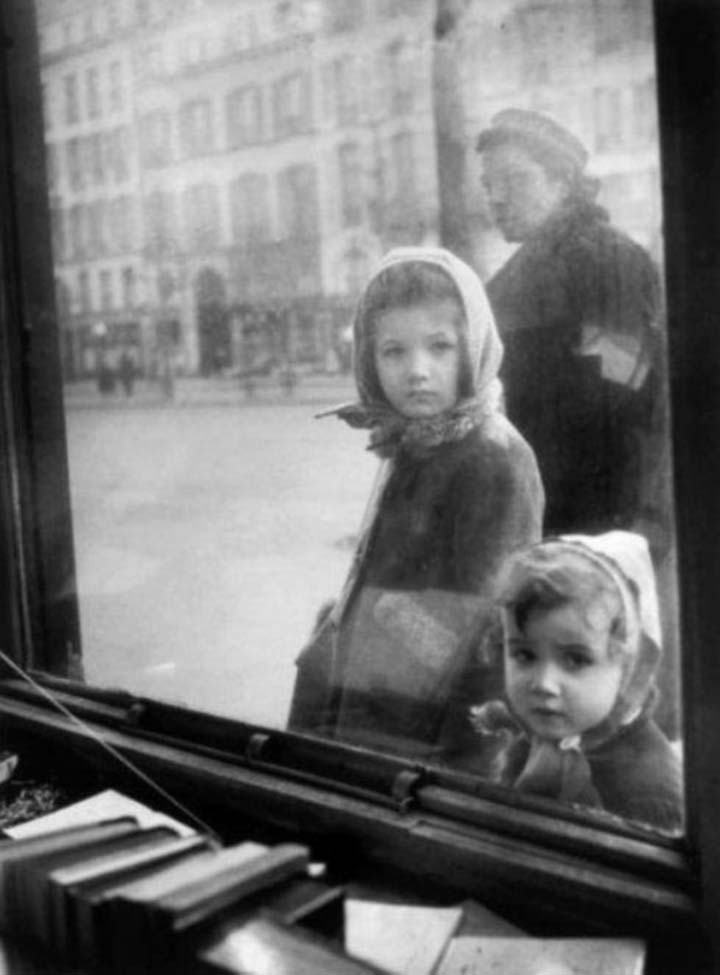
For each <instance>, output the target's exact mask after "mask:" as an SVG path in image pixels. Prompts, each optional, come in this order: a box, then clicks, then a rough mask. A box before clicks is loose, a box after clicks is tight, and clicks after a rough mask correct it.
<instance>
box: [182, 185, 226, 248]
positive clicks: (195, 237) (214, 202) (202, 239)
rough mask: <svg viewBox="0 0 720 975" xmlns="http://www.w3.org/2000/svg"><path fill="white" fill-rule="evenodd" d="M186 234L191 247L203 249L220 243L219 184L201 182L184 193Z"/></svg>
mask: <svg viewBox="0 0 720 975" xmlns="http://www.w3.org/2000/svg"><path fill="white" fill-rule="evenodd" d="M183 217H184V224H185V235H186V239H187V242H188V244H189V246H190V247H192V248H194V249H197V250H201V249H203V248H206V247H218V246H219V244H220V194H219V191H218V188H217V186H213V185H212V184H210V183H201V184H199V185H198V186H191V187H189V188H188V189H187V190H185V193H184V195H183Z"/></svg>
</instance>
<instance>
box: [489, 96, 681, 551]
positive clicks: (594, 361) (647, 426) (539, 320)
mask: <svg viewBox="0 0 720 975" xmlns="http://www.w3.org/2000/svg"><path fill="white" fill-rule="evenodd" d="M477 148H478V151H479V152H480V153H482V157H483V182H484V185H485V189H486V192H487V196H488V201H489V204H490V207H491V210H492V212H493V215H494V217H495V220H496V223H497V225H498V227H499V229H500V230H501V232H502V233H503V235H504V236H505V238H506V239H507V240H508V241H510V242H516V243H520V247H519V248H518V250H517V251H516V252H515V253H514V255H513V256H512V257H511V258H510V259H509V260H508V261H507V263H506V264H505V265H504V266H503V267H501V268H500V270H499V271H498V272H497V273H496V274H495V276H494V277H493V278H492V279H491V280H490V281H489V282H488V285H487V293H488V298H489V299H490V303H491V305H492V308H493V311H494V313H495V317H496V320H497V322H498V327H499V329H500V333H501V336H502V339H503V342H504V344H505V360H504V368H503V372H502V378H503V382H504V386H505V394H506V402H507V411H508V416H509V418H510V419H511V420H512V421H513V423H514V424H515V425H516V426H517V427H518V429H519V430H520V432H521V433H522V434H523V435H524V436H525V437H526V438H527V440H528V442H529V443H530V445H531V447H532V448H533V450H534V451H535V454H536V456H537V459H538V464H539V467H540V473H541V476H542V478H543V484H544V485H545V491H546V504H547V507H546V512H545V526H544V530H545V533H546V534H557V533H560V532H567V531H595V530H607V529H609V528H612V527H625V528H629V527H632V526H633V524H636V523H637V519H638V518H640V517H644V518H648V517H649V518H650V519H651V520H653V521H655V522H659V523H661V524H663V527H666V526H667V513H666V512H664V511H662V510H656V511H649V510H643V508H647V507H648V505H652V504H653V502H656V501H657V492H656V491H655V490H653V489H649V488H646V491H645V497H642V496H641V493H642V491H641V485H642V482H643V479H644V480H645V481H646V482H647V480H648V478H651V477H653V476H657V471H655V473H654V474H653V471H652V470H650V468H649V466H648V465H647V464H646V463H644V461H646V460H647V459H648V453H649V452H651V451H652V450H653V449H654V447H653V445H655V446H657V444H659V442H660V441H661V440H662V436H661V435H660V434H661V428H662V426H663V424H662V421H661V417H660V414H659V411H660V410H661V407H662V396H661V395H660V389H659V385H660V375H661V369H660V368H659V366H660V359H661V346H660V331H659V328H658V321H659V316H660V290H659V282H658V276H657V272H656V269H655V267H654V265H653V263H652V261H651V259H650V257H649V256H648V254H647V253H646V252H645V251H644V250H643V248H642V247H640V246H639V245H638V244H637V243H635V242H634V241H633V240H631V239H630V238H629V237H628V236H627V235H626V234H624V233H622V232H621V231H620V230H618V229H617V228H615V227H613V226H612V225H611V224H610V222H609V219H608V214H607V213H606V211H605V210H603V209H602V208H601V207H599V206H598V205H597V204H596V203H595V196H596V193H597V182H596V181H594V180H591V179H589V178H588V177H587V176H586V175H585V174H584V167H585V165H586V162H587V153H586V151H585V149H584V147H583V146H582V144H581V143H580V142H579V141H578V140H577V139H576V138H575V137H574V136H573V135H572V134H571V133H570V132H568V131H567V130H565V129H563V128H562V127H561V126H559V125H558V124H557V123H555V122H554V121H553V120H552V119H549V118H547V117H545V116H543V115H540V114H538V113H536V112H528V111H521V110H516V109H509V110H506V111H503V112H500V113H499V114H498V115H497V116H496V117H495V118H494V119H493V122H492V124H491V126H490V127H489V128H488V129H486V130H485V131H484V132H482V133H481V135H480V137H479V139H478V143H477ZM655 460H656V465H655V466H657V462H658V461H659V458H657V457H656V458H655ZM653 494H655V497H653ZM658 507H659V508H660V509H662V503H661V504H660V505H659V506H658Z"/></svg>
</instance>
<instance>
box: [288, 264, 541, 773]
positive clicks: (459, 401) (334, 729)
mask: <svg viewBox="0 0 720 975" xmlns="http://www.w3.org/2000/svg"><path fill="white" fill-rule="evenodd" d="M354 350H355V357H354V370H355V380H356V384H357V389H358V394H359V401H358V402H357V403H353V404H351V405H349V406H346V407H341V408H340V409H339V410H336V411H333V413H336V414H337V415H338V416H339V417H340V418H341V419H342V420H344V421H346V422H347V423H348V424H349V425H350V426H352V427H356V428H362V429H368V430H369V431H370V443H369V449H370V450H373V451H374V452H375V453H376V454H377V455H378V456H379V457H380V458H381V466H380V471H379V476H378V481H377V483H376V487H375V491H374V492H373V495H372V497H371V499H370V502H369V504H368V510H367V514H366V517H365V522H364V525H363V526H362V528H361V533H360V540H359V542H358V546H357V551H356V554H355V559H354V562H353V565H352V568H351V570H350V573H349V576H348V578H347V580H346V582H345V585H344V588H343V590H342V593H341V595H340V597H339V598H338V600H337V601H336V602H335V603H334V605H333V606H332V607H324V608H323V611H322V612H321V614H320V615H319V618H318V622H317V627H316V630H315V632H314V634H313V636H312V638H311V640H310V642H309V644H308V645H307V647H306V648H305V649H304V650H303V652H302V653H301V655H300V657H299V659H298V674H297V678H296V683H295V689H294V695H293V701H292V706H291V713H290V721H289V723H290V727H291V728H293V729H294V730H298V731H310V732H313V733H317V734H326V735H331V736H333V737H336V738H339V739H342V740H345V741H350V742H352V743H354V744H358V745H365V746H367V747H372V748H376V749H380V750H383V751H391V752H395V753H400V754H404V755H413V756H415V757H418V758H421V757H422V758H429V757H437V756H438V755H444V754H445V753H446V752H447V751H448V750H451V749H452V748H453V747H454V743H453V742H452V741H451V740H450V737H448V736H451V729H452V722H450V723H449V724H448V723H447V722H448V717H449V716H452V715H457V714H462V715H464V714H465V713H466V710H467V709H466V707H463V706H462V705H461V704H460V703H459V702H460V700H472V695H473V694H474V693H480V690H479V686H478V682H482V680H483V679H485V678H486V676H487V667H485V666H484V662H483V661H482V659H481V656H480V655H479V653H478V650H477V648H478V646H479V645H480V643H479V640H478V634H479V633H481V632H482V630H483V627H484V626H485V625H486V624H487V623H488V622H489V619H490V618H491V615H492V606H493V601H494V585H495V580H496V576H497V574H498V571H499V569H500V567H501V566H502V564H503V563H504V561H505V559H506V558H507V556H508V555H509V554H510V553H511V552H513V551H514V550H516V549H517V548H519V547H522V546H524V545H526V544H528V543H531V542H533V541H536V540H538V539H539V537H540V527H541V520H542V507H543V491H542V485H541V483H540V478H539V475H538V470H537V465H536V463H535V458H534V456H533V453H532V451H531V450H530V448H529V447H528V445H527V443H526V442H525V440H524V439H523V438H522V437H521V436H520V434H519V433H518V432H517V430H516V429H515V428H514V427H513V426H512V424H511V423H509V422H508V420H507V419H506V417H505V416H504V415H503V414H502V412H501V410H500V403H501V387H500V383H499V381H498V378H497V376H498V370H499V368H500V362H501V359H502V343H501V342H500V338H499V336H498V333H497V330H496V328H495V322H494V319H493V316H492V312H491V310H490V307H489V305H488V302H487V299H486V296H485V291H484V289H483V286H482V284H481V282H480V280H479V278H478V277H477V275H476V274H475V272H474V271H473V270H472V269H471V268H470V267H469V266H468V265H467V264H465V263H463V262H462V261H460V260H459V259H458V258H456V257H454V256H453V255H452V254H450V253H449V252H448V251H445V250H440V249H435V248H426V247H406V248H398V249H396V250H392V251H390V253H389V254H388V255H387V256H386V257H385V259H384V261H383V262H382V263H381V265H380V267H379V269H378V270H377V272H376V273H375V274H374V275H373V277H372V278H371V280H370V282H369V284H368V286H367V288H366V291H365V293H364V295H363V297H362V298H361V300H360V302H359V305H358V308H357V311H356V315H355V320H354ZM465 725H467V722H463V728H464V726H465Z"/></svg>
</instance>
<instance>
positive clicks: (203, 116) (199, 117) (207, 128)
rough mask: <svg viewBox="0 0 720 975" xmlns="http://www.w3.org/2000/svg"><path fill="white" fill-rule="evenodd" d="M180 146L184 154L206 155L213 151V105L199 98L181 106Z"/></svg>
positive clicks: (205, 99)
mask: <svg viewBox="0 0 720 975" xmlns="http://www.w3.org/2000/svg"><path fill="white" fill-rule="evenodd" d="M179 123H180V146H181V149H182V152H183V155H185V156H188V157H192V156H205V155H207V154H208V153H210V152H212V151H213V145H214V137H213V116H212V105H211V103H210V100H209V99H207V98H198V99H195V100H194V101H190V102H186V103H185V104H184V105H181V106H180V118H179Z"/></svg>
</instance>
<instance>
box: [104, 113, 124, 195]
mask: <svg viewBox="0 0 720 975" xmlns="http://www.w3.org/2000/svg"><path fill="white" fill-rule="evenodd" d="M105 166H106V168H107V170H108V172H111V173H112V177H113V180H114V182H116V183H124V182H125V181H126V180H127V179H129V177H130V129H129V127H128V126H127V125H120V126H118V127H117V128H114V129H112V130H111V131H110V132H107V133H105Z"/></svg>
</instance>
